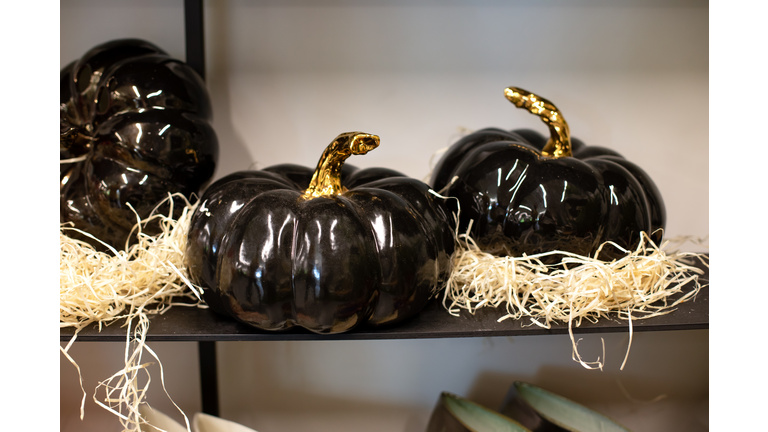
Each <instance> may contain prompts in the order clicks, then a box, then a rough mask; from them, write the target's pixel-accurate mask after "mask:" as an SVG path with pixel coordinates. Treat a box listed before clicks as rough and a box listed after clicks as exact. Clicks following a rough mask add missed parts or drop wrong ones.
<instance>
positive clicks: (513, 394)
mask: <svg viewBox="0 0 768 432" xmlns="http://www.w3.org/2000/svg"><path fill="white" fill-rule="evenodd" d="M500 411H501V412H502V413H503V414H505V415H508V416H509V417H511V418H513V419H515V420H517V421H519V422H520V423H522V424H523V425H525V426H526V427H528V428H529V429H531V430H532V431H534V432H537V431H541V432H543V431H567V432H592V431H600V432H630V430H629V429H627V428H626V427H624V426H621V425H619V424H618V423H616V422H615V421H613V420H611V419H609V418H608V417H606V416H604V415H602V414H599V413H597V412H595V411H592V410H590V409H588V408H587V407H585V406H582V405H579V404H577V403H576V402H573V401H571V400H569V399H566V398H564V397H562V396H560V395H557V394H555V393H552V392H550V391H547V390H544V389H542V388H540V387H536V386H534V385H532V384H528V383H524V382H515V383H514V384H513V385H512V389H511V391H510V394H509V395H508V397H507V401H506V402H505V404H504V406H503V407H502V408H501V410H500Z"/></svg>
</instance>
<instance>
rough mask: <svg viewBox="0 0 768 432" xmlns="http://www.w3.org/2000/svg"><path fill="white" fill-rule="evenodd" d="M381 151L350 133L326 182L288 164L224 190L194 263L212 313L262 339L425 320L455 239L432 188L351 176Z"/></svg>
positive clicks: (217, 189) (366, 172) (195, 233)
mask: <svg viewBox="0 0 768 432" xmlns="http://www.w3.org/2000/svg"><path fill="white" fill-rule="evenodd" d="M378 145H379V137H377V136H375V135H369V134H364V133H359V132H350V133H344V134H341V135H339V136H338V137H337V138H336V139H335V140H334V141H333V142H332V143H331V145H329V146H328V148H327V149H326V150H325V152H324V153H323V156H322V158H321V159H320V162H319V163H318V166H317V169H316V170H315V171H314V172H313V171H312V170H311V169H310V168H305V167H301V166H298V165H290V164H286V165H277V166H273V167H269V168H265V169H264V170H261V171H242V172H237V173H234V174H231V175H229V176H227V177H224V178H222V179H220V180H218V181H216V182H215V183H213V184H212V185H211V186H210V187H209V188H208V189H207V190H206V191H205V193H204V194H203V196H202V197H201V198H200V204H199V207H198V208H197V209H196V210H195V212H194V213H193V215H192V219H191V223H190V228H189V235H188V241H187V251H186V257H187V264H188V268H189V276H190V279H191V280H192V282H193V283H195V284H197V285H199V286H202V287H203V288H204V296H205V297H204V298H205V301H206V302H207V303H208V304H209V306H210V307H211V308H212V309H213V310H215V311H217V312H219V313H222V314H227V315H230V316H232V317H234V318H236V319H237V320H239V321H241V322H244V323H247V324H250V325H252V326H255V327H258V328H260V329H264V330H283V329H288V328H290V327H292V326H300V327H304V328H306V329H308V330H311V331H313V332H316V333H340V332H344V331H347V330H350V329H352V328H353V327H355V326H356V325H359V324H362V323H368V324H370V325H382V324H394V323H398V322H400V321H402V320H405V319H407V318H409V317H411V316H413V315H415V314H416V313H418V312H419V311H420V310H421V309H422V308H423V307H424V306H425V305H426V304H427V302H428V300H429V299H430V297H431V296H432V294H433V293H435V292H436V291H437V290H438V289H440V288H442V284H443V282H444V280H445V279H446V278H447V275H448V273H449V257H450V254H451V253H452V252H453V237H452V234H451V231H450V229H449V227H448V224H447V220H446V214H445V212H444V210H443V209H442V208H441V207H440V206H439V204H438V202H437V200H439V198H435V197H434V196H433V195H432V194H431V193H430V189H429V186H428V185H427V184H425V183H423V182H421V181H419V180H416V179H412V178H409V177H406V176H404V175H402V174H400V173H398V172H396V171H393V170H389V169H384V168H369V169H359V170H358V169H356V168H353V167H351V166H349V165H345V164H344V161H345V160H346V159H347V158H348V157H349V156H350V155H352V154H365V153H367V152H368V151H370V150H371V149H373V148H376V147H377V146H378Z"/></svg>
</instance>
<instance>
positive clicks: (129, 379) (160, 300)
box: [59, 194, 206, 431]
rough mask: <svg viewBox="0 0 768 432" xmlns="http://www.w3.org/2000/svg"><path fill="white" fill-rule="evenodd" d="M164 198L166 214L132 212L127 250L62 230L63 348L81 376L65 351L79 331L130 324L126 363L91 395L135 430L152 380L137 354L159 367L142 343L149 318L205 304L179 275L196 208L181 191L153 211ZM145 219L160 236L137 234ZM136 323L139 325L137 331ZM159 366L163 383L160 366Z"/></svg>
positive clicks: (65, 227)
mask: <svg viewBox="0 0 768 432" xmlns="http://www.w3.org/2000/svg"><path fill="white" fill-rule="evenodd" d="M174 198H176V199H181V200H183V202H184V203H186V205H185V207H184V208H183V210H182V212H181V216H180V217H179V218H178V219H177V220H176V219H173V214H174V209H173V207H174ZM166 202H167V203H168V204H169V207H170V209H169V212H168V216H165V215H162V214H158V213H156V211H153V212H152V214H151V215H150V216H149V217H148V218H147V219H144V220H139V217H138V215H137V221H138V222H137V224H136V226H135V227H134V231H135V232H136V233H137V239H138V240H137V243H135V244H133V245H131V246H130V247H128V248H127V249H125V250H120V251H118V250H116V249H115V248H113V247H111V246H109V245H107V244H105V243H103V242H101V241H100V240H99V239H96V238H95V237H94V236H92V235H90V234H88V233H85V232H83V231H80V230H77V229H75V228H72V227H71V226H68V225H67V224H62V225H61V227H60V241H61V257H60V270H61V279H60V285H59V302H60V308H59V312H60V315H59V325H60V327H61V328H65V327H73V328H74V329H75V334H74V336H73V337H72V339H71V340H70V341H69V343H68V344H67V345H66V347H64V348H61V347H60V350H61V352H62V353H63V354H64V355H65V356H66V358H67V359H68V360H69V361H70V362H71V363H72V364H73V365H75V367H76V368H77V370H78V374H79V373H80V368H79V367H78V366H77V363H76V362H75V360H74V359H72V357H71V356H70V355H69V354H68V351H69V348H70V347H71V346H72V343H73V342H74V341H75V340H76V339H77V335H78V333H79V332H80V331H81V330H82V329H83V328H85V327H87V326H89V325H92V324H98V327H99V329H101V328H102V326H103V325H111V324H114V323H116V322H122V323H123V324H122V326H124V327H126V328H127V330H126V349H125V368H124V369H122V370H121V371H119V372H117V373H116V374H114V375H113V376H112V377H110V378H108V379H107V380H105V381H102V382H101V383H99V385H98V386H97V387H96V390H95V392H94V396H93V399H94V401H95V402H96V403H97V404H99V405H100V406H102V407H103V408H105V409H107V410H109V411H111V412H112V413H114V414H115V415H117V416H118V417H119V419H120V422H121V424H122V425H123V427H124V430H126V431H138V430H140V425H141V424H143V423H146V422H145V421H144V420H143V419H142V417H141V415H140V414H139V409H138V408H139V406H140V405H141V404H142V403H145V397H146V391H147V389H148V387H149V384H150V381H151V380H150V379H149V372H148V370H147V369H146V368H147V366H149V365H150V364H151V363H142V360H141V358H142V353H143V352H144V351H145V350H146V351H147V352H149V353H150V354H151V355H152V356H153V357H154V358H155V360H157V362H158V364H160V360H159V359H158V358H157V356H156V355H155V354H154V352H153V351H152V350H151V349H150V348H149V347H148V346H147V345H146V344H145V340H146V335H147V332H148V329H149V315H153V314H163V313H165V312H166V311H167V310H169V309H170V308H171V307H172V306H187V307H206V306H205V305H204V304H203V303H202V300H201V293H202V290H201V289H200V288H198V287H195V286H194V285H192V284H191V283H190V282H189V281H188V280H187V278H186V277H184V274H185V273H186V263H185V259H184V250H185V249H186V241H187V231H188V229H189V220H190V217H191V215H192V213H193V212H194V209H195V207H196V205H191V204H190V203H189V201H187V200H186V198H184V196H183V195H181V194H173V195H170V194H169V196H168V198H166V199H165V200H164V201H163V202H161V203H159V204H158V206H157V207H156V208H155V210H157V209H158V208H160V206H161V205H163V204H165V203H166ZM150 222H152V223H157V224H159V226H160V228H161V233H160V234H158V235H157V236H149V235H147V234H145V233H143V232H142V227H144V226H146V225H147V224H148V223H150ZM68 231H77V232H79V233H80V234H83V235H86V236H88V237H90V238H93V239H95V240H97V241H99V242H100V243H102V244H104V245H105V246H106V247H107V248H108V249H109V252H100V251H97V250H95V249H94V248H93V247H92V246H91V245H89V244H88V243H86V242H83V241H80V240H76V239H73V238H71V237H69V236H67V232H68ZM136 322H138V324H137V325H135V328H134V324H135V323H136ZM160 370H161V380H162V373H163V372H162V371H163V369H162V364H160ZM142 371H143V372H144V376H145V378H142V380H144V379H145V380H146V382H145V384H144V385H143V386H142V387H139V380H140V375H141V372H142ZM81 383H82V377H81ZM81 387H82V385H81ZM100 388H101V389H103V390H104V398H103V399H102V400H98V399H97V396H96V393H97V392H98V391H99V389H100ZM163 389H164V390H165V384H164V383H163ZM166 394H167V391H166ZM174 405H175V403H174ZM84 406H85V390H83V400H82V402H81V405H80V418H81V419H82V418H83V415H84ZM177 408H178V406H177ZM179 411H181V410H180V409H179ZM182 414H184V413H183V412H182ZM184 417H185V419H186V416H184ZM187 423H188V422H187Z"/></svg>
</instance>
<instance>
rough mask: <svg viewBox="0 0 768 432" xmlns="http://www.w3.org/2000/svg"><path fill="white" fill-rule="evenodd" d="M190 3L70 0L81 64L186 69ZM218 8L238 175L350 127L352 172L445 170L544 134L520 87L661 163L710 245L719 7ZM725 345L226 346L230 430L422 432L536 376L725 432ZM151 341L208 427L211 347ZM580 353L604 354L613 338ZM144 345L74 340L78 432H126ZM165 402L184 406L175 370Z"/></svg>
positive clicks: (667, 338)
mask: <svg viewBox="0 0 768 432" xmlns="http://www.w3.org/2000/svg"><path fill="white" fill-rule="evenodd" d="M182 4H183V2H182V1H180V0H178V1H168V0H165V1H133V2H127V1H115V0H112V1H98V2H97V1H95V0H94V1H86V0H77V1H67V2H62V4H61V60H60V63H61V66H64V65H66V64H67V63H69V62H70V61H72V60H75V59H76V58H77V57H79V56H80V55H82V54H83V53H84V52H85V51H86V50H88V49H89V48H90V47H92V46H94V45H97V44H99V43H101V42H104V41H107V40H110V39H115V38H122V37H140V38H144V39H147V40H150V41H152V42H154V43H156V44H157V45H159V46H160V47H162V48H164V49H165V50H167V51H168V52H169V53H170V54H171V55H173V56H175V57H178V58H181V59H184V56H185V54H184V37H183V35H184V27H183V24H184V23H183V8H182ZM205 13H206V21H205V26H206V47H207V53H206V54H207V75H208V76H207V82H208V84H209V89H210V93H211V98H212V100H213V106H214V127H215V129H216V132H217V134H218V137H219V140H220V145H221V158H220V164H219V166H218V168H217V172H216V177H217V178H218V177H222V176H224V175H226V174H228V173H230V172H232V171H235V170H240V169H247V168H249V167H254V166H255V167H266V166H269V165H272V164H277V163H284V162H295V163H300V164H304V165H309V166H312V165H314V164H315V163H316V161H317V158H318V157H319V155H320V153H321V152H322V150H323V148H324V147H325V145H326V144H327V143H328V142H330V140H331V139H332V138H333V137H335V136H336V135H337V134H338V133H340V132H344V131H348V130H363V131H366V132H371V133H376V134H378V135H380V136H381V139H382V145H381V147H380V148H378V149H377V150H376V151H374V152H371V153H370V154H369V155H367V156H365V157H356V158H355V159H351V160H350V161H349V162H350V163H352V164H355V165H357V166H359V167H369V166H385V167H390V168H394V169H397V170H400V171H402V172H404V173H406V174H408V175H410V176H413V177H417V178H425V177H426V176H427V175H428V173H429V171H430V165H429V161H430V157H431V156H432V155H433V154H434V153H435V152H437V151H438V150H440V149H441V148H443V147H445V146H447V145H449V144H450V143H452V142H453V141H455V140H456V139H457V138H458V137H459V136H460V135H461V134H462V133H465V132H466V131H467V130H475V129H479V128H483V127H487V126H498V127H503V128H507V129H511V128H516V127H531V128H538V129H539V130H541V131H542V132H544V128H543V127H542V125H541V124H540V123H539V122H538V120H536V119H535V118H533V117H532V116H530V115H529V114H525V113H523V112H520V111H519V110H516V109H515V108H514V107H513V106H512V105H511V104H509V103H508V102H507V101H506V100H505V99H504V98H503V96H502V90H503V88H504V87H506V86H509V85H516V86H520V87H523V88H526V89H528V90H531V91H534V92H538V93H539V94H541V95H542V96H544V97H547V98H549V99H551V100H553V101H554V102H555V103H556V104H557V105H558V107H559V108H560V109H561V110H562V111H563V114H564V116H565V117H566V118H567V120H568V122H569V124H570V126H571V131H572V133H573V135H574V136H576V137H579V138H581V139H582V140H584V141H585V142H587V143H588V144H594V145H601V146H606V147H611V148H613V149H615V150H617V151H619V152H620V153H622V154H624V156H625V157H627V158H628V159H630V160H632V161H634V162H635V163H637V164H638V165H640V166H641V167H643V168H644V169H645V170H646V171H647V172H648V173H649V175H650V176H651V177H652V178H653V179H654V181H655V182H656V184H657V185H658V187H659V189H660V190H661V193H662V196H663V197H664V200H665V202H666V206H667V215H668V225H667V230H668V235H670V236H677V235H693V236H698V237H704V236H707V235H708V234H709V175H708V172H709V131H708V128H709V118H708V113H709V72H708V63H709V55H708V52H709V45H708V36H709V35H708V14H709V8H708V4H707V2H703V1H702V2H695V1H690V2H675V3H674V4H673V5H669V4H668V3H667V2H661V1H627V2H622V3H621V5H616V4H614V2H609V1H585V0H581V1H575V2H564V1H562V2H560V1H556V2H547V3H546V4H543V5H542V4H540V2H533V1H522V2H514V3H510V2H501V1H479V2H471V3H470V2H460V1H450V2H437V1H424V0H422V1H416V2H405V1H370V2H363V1H351V0H350V1H344V0H335V1H332V0H322V1H249V2H246V1H216V2H213V1H209V2H206V10H205ZM691 248H692V249H694V250H695V249H697V248H698V249H699V250H702V251H703V250H705V249H702V248H701V247H693V246H692V247H691ZM708 334H709V333H708V332H707V331H692V332H663V333H648V334H635V337H634V341H633V345H632V351H631V353H630V359H629V362H628V365H627V368H625V370H624V371H621V372H619V371H618V368H619V366H620V364H621V361H622V359H623V356H624V352H625V350H626V344H627V336H626V335H625V334H609V335H603V336H602V337H603V338H604V339H605V343H606V349H607V358H606V361H607V367H606V370H605V371H603V372H600V371H587V370H584V369H583V368H582V367H581V366H579V365H578V364H577V363H575V362H573V361H572V360H571V355H570V354H571V353H570V342H569V340H568V338H567V337H561V336H555V337H538V336H537V337H534V336H529V337H519V338H477V339H445V340H403V341H378V342H370V341H359V342H268V343H219V368H220V369H219V370H220V387H221V416H222V417H224V418H229V419H231V420H235V421H239V422H242V423H243V424H246V425H247V426H249V427H252V428H255V429H258V430H260V431H262V432H267V431H288V430H299V429H301V430H318V431H322V430H347V429H352V427H353V426H354V427H356V428H358V429H365V430H382V431H384V430H387V431H408V432H415V431H421V430H423V429H424V426H425V425H426V421H427V419H428V416H429V413H430V412H431V409H432V407H433V405H434V403H435V401H436V400H437V398H438V396H439V393H440V392H441V391H444V390H445V391H451V392H454V393H456V394H459V395H461V396H466V397H470V398H472V399H473V400H475V401H477V402H480V403H484V404H486V405H488V406H490V407H492V408H495V407H497V406H498V404H499V403H500V402H501V400H502V398H503V396H504V393H505V392H506V390H507V388H508V387H509V385H510V384H511V383H512V381H513V380H515V379H521V380H530V381H533V382H535V383H539V384H542V385H546V386H548V387H549V388H550V389H551V390H554V391H559V392H561V393H562V394H564V395H566V396H568V397H571V398H573V399H577V400H579V401H582V402H584V403H586V404H589V405H590V406H592V407H595V408H598V409H601V410H603V412H605V413H608V414H611V415H613V416H614V417H616V418H618V419H620V420H622V421H624V423H625V424H627V426H629V427H630V428H634V429H635V430H638V431H642V430H648V431H665V430H668V431H677V430H683V429H681V428H683V427H685V428H688V429H687V430H706V427H705V426H703V425H706V418H707V412H708V411H707V407H706V404H707V401H708V397H709V390H708V385H709V381H708V365H709V361H708V347H709V344H708ZM152 346H153V347H154V348H155V349H156V350H157V352H158V354H159V356H160V359H161V360H162V362H163V365H164V367H165V370H164V372H165V379H166V383H167V385H168V391H169V393H170V395H171V397H172V398H173V400H174V401H175V402H176V403H178V404H179V405H180V407H181V408H182V409H183V410H184V411H185V412H186V413H187V414H192V413H194V412H196V411H198V410H200V399H199V380H198V375H197V374H198V369H197V357H196V355H197V354H196V348H197V346H196V344H195V343H157V344H152ZM580 346H583V349H584V354H585V355H586V356H587V357H588V358H595V357H596V356H597V355H599V354H600V352H601V350H600V335H587V336H585V337H584V341H583V342H582V345H580ZM123 349H124V347H123V346H122V344H119V343H76V345H75V347H74V348H73V350H72V355H73V356H74V357H75V359H76V360H77V361H78V363H79V364H80V366H81V369H82V370H83V372H84V378H85V387H86V390H87V391H88V393H89V404H88V405H89V406H88V407H87V408H86V419H85V421H84V422H80V420H79V419H77V416H78V414H79V413H78V407H79V399H80V391H79V385H78V384H77V375H76V372H75V370H74V368H73V367H72V366H71V365H70V364H69V363H67V362H66V361H65V360H63V359H62V362H61V389H60V398H61V405H60V407H61V429H62V430H63V431H65V430H66V431H70V430H71V431H74V430H94V431H96V430H99V431H102V430H119V424H118V423H117V421H116V420H115V419H114V418H113V417H112V416H111V415H109V414H107V413H105V412H103V410H101V409H100V408H98V407H97V406H95V404H93V403H92V402H90V396H91V394H92V393H93V388H94V387H95V386H96V383H97V380H101V379H105V378H107V377H109V376H110V375H111V374H112V373H114V372H115V371H117V370H119V369H120V367H121V364H122V363H121V361H122V360H121V359H122V355H123ZM621 386H623V387H624V389H625V390H627V391H628V392H629V394H630V395H631V396H632V397H634V398H636V399H640V400H650V399H652V398H654V397H656V396H658V395H660V394H666V395H668V397H667V399H665V400H663V401H662V402H659V403H657V404H651V405H648V404H641V403H635V402H632V401H630V400H629V399H627V397H626V396H625V395H624V394H623V393H622V387H621ZM149 400H150V402H152V404H153V405H154V406H155V407H156V408H159V409H160V410H162V411H164V412H166V413H168V414H173V411H174V408H173V406H172V405H171V404H170V402H168V399H167V397H166V396H165V395H164V394H163V392H162V389H161V387H160V380H159V370H157V372H155V374H153V382H152V387H151V390H150V396H149ZM681 413H684V414H685V415H684V416H681ZM174 415H175V414H174ZM178 418H180V416H179V417H178ZM681 418H682V419H683V420H681ZM682 421H684V422H687V423H686V424H682V423H679V422H682ZM695 425H698V428H699V429H696V426H695Z"/></svg>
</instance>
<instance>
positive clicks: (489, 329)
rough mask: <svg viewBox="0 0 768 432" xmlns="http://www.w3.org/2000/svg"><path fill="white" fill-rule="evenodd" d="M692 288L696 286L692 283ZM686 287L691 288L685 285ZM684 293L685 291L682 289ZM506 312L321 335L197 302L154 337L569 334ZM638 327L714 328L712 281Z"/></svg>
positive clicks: (625, 327) (622, 327) (91, 335)
mask: <svg viewBox="0 0 768 432" xmlns="http://www.w3.org/2000/svg"><path fill="white" fill-rule="evenodd" d="M697 267H699V268H701V269H702V270H703V271H704V274H703V275H700V276H699V282H700V283H701V284H702V285H708V283H709V269H708V268H707V267H706V266H704V265H702V264H701V263H699V264H697ZM688 289H689V290H690V289H692V287H690V288H688ZM684 291H685V289H684ZM681 295H682V294H681ZM503 315H505V312H504V310H503V309H502V310H496V309H492V308H483V309H480V310H478V311H477V312H476V313H475V314H473V315H472V314H469V313H467V312H466V311H462V313H461V315H460V316H458V317H456V316H453V315H450V314H449V313H448V312H447V311H446V310H445V308H444V307H443V305H442V303H441V302H440V300H439V299H435V300H433V301H432V302H430V304H429V305H427V307H426V308H425V309H424V310H423V311H422V312H421V313H419V314H418V315H416V316H415V317H413V318H412V319H410V320H408V321H406V322H404V323H402V324H399V325H397V326H392V327H382V328H371V327H360V328H358V329H355V330H353V331H350V332H347V333H342V334H335V335H319V334H315V333H312V332H309V331H307V330H303V329H299V328H297V329H291V330H288V331H283V332H267V331H263V330H259V329H256V328H253V327H250V326H247V325H245V324H241V323H239V322H236V321H234V320H233V319H231V318H229V317H225V316H222V315H219V314H216V313H215V312H213V311H211V310H209V309H200V308H195V307H192V308H190V307H173V308H171V309H170V310H169V311H167V312H166V313H165V314H163V315H158V316H153V317H151V318H150V327H149V333H148V335H147V340H148V341H279V340H363V339H418V338H458V337H489V336H523V335H546V334H567V333H568V325H567V324H557V325H552V327H551V328H549V329H546V328H542V327H539V326H537V325H535V324H533V323H532V322H531V321H530V320H528V319H525V318H524V319H520V320H511V319H507V320H505V321H502V322H497V320H498V319H499V318H500V317H501V316H503ZM632 328H633V331H664V330H694V329H708V328H709V286H704V287H703V288H702V289H701V290H700V291H699V293H698V295H697V296H696V297H695V298H693V299H691V300H689V301H687V302H685V303H682V304H680V305H679V306H678V308H677V310H674V311H672V312H670V313H668V314H666V315H662V316H658V317H654V318H649V319H642V320H634V321H633V322H632ZM628 331H629V323H628V322H627V321H626V320H621V319H618V318H615V317H614V318H609V319H605V318H603V319H600V321H599V322H597V323H591V322H587V321H584V322H582V324H581V326H579V327H576V326H575V325H574V327H573V332H574V333H577V334H583V333H608V332H628ZM73 335H74V330H73V329H71V328H63V329H61V331H60V340H61V341H68V340H70V339H71V338H72V336H73ZM125 338H126V329H125V328H123V327H120V323H115V324H113V325H111V326H108V327H103V328H102V329H101V331H99V330H98V327H96V326H92V327H90V328H86V329H83V330H82V331H81V332H80V334H78V336H77V340H78V341H125Z"/></svg>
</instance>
